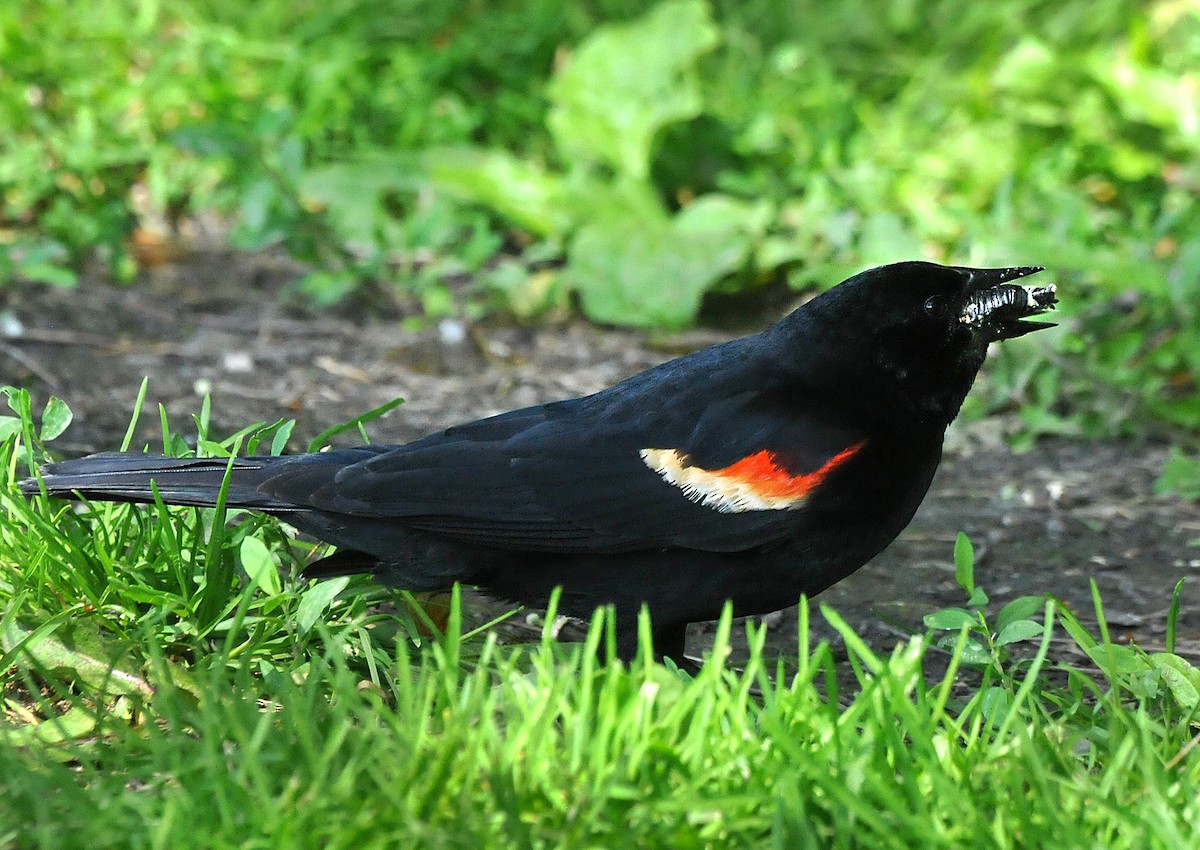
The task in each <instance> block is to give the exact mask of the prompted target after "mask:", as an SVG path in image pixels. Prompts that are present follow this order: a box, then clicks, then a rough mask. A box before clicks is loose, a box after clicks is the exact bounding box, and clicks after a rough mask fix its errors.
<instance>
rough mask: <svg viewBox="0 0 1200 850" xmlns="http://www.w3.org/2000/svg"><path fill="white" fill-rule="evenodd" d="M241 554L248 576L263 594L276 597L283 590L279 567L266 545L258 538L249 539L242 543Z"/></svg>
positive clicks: (243, 566)
mask: <svg viewBox="0 0 1200 850" xmlns="http://www.w3.org/2000/svg"><path fill="white" fill-rule="evenodd" d="M240 554H241V557H242V568H243V569H244V570H245V571H246V575H248V576H249V577H250V581H252V582H254V584H255V585H256V586H257V587H258V588H259V589H260V590H261V591H262V592H263V593H266V594H267V595H269V596H275V595H276V594H277V593H279V592H280V590H282V586H281V584H280V581H279V565H278V564H276V563H275V559H274V558H273V557H272V556H271V552H270V551H269V550H268V549H267V545H266V544H265V543H263V542H262V541H261V540H259V539H258V538H257V537H247V538H246V539H245V540H243V541H242V547H241V550H240Z"/></svg>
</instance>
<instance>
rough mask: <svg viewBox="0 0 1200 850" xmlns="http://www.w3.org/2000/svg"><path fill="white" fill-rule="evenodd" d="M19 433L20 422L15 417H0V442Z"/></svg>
mask: <svg viewBox="0 0 1200 850" xmlns="http://www.w3.org/2000/svg"><path fill="white" fill-rule="evenodd" d="M20 433H21V420H20V419H18V418H17V417H16V416H0V442H3V441H4V440H7V439H8V438H9V437H11V436H12V435H13V434H20Z"/></svg>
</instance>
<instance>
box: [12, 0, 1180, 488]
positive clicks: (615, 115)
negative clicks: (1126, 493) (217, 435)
mask: <svg viewBox="0 0 1200 850" xmlns="http://www.w3.org/2000/svg"><path fill="white" fill-rule="evenodd" d="M0 68H3V72H2V73H0V122H2V123H3V126H5V127H6V130H7V132H6V133H5V134H3V136H0V192H3V198H4V204H3V222H2V225H3V229H2V231H0V278H2V279H4V280H8V281H10V282H12V281H18V280H42V281H51V282H54V283H59V284H69V283H70V282H72V281H73V280H74V279H75V274H76V269H78V267H79V264H80V262H81V260H82V259H83V258H84V257H86V256H89V255H99V256H100V257H101V258H103V259H104V260H105V261H106V262H107V264H108V267H109V268H110V270H111V272H112V274H113V276H114V277H116V278H118V279H131V278H132V277H133V276H134V275H135V274H136V269H137V263H136V259H135V258H136V257H137V253H136V251H135V250H133V248H134V247H136V245H135V242H136V237H137V236H139V235H142V234H144V233H145V232H146V231H147V230H152V229H153V228H154V227H156V226H158V227H164V226H165V227H169V225H170V223H171V222H173V221H177V220H178V219H179V218H180V217H183V216H188V215H193V214H197V213H203V212H207V211H215V212H217V213H218V214H219V215H221V216H222V217H223V218H225V219H227V220H229V221H232V222H233V225H234V226H233V230H232V233H231V237H230V238H231V240H232V241H233V243H234V244H235V245H236V246H239V247H243V248H247V249H255V248H262V247H265V246H272V245H278V246H282V247H283V248H284V249H286V250H287V251H289V252H291V253H292V254H293V255H294V256H296V257H298V258H300V259H302V260H304V261H306V262H308V263H309V264H310V267H311V268H312V272H311V274H309V275H308V276H307V277H306V278H305V279H304V280H303V281H302V282H301V286H302V289H303V290H304V291H305V292H307V293H308V295H309V296H311V297H313V298H315V299H317V300H318V301H326V302H330V301H335V300H337V299H339V298H341V297H343V296H345V295H346V294H348V293H349V292H351V291H354V290H356V289H358V288H360V287H361V286H362V285H363V284H365V283H371V284H372V285H374V286H382V287H384V288H386V287H388V286H399V287H405V288H414V289H417V290H418V291H420V292H423V293H427V294H428V293H432V294H433V295H437V294H438V292H439V289H440V288H441V287H443V283H442V282H443V281H444V280H446V279H447V277H448V276H450V275H460V274H461V273H467V274H469V275H471V276H472V277H473V279H474V280H475V281H477V284H478V297H479V298H480V299H485V298H486V299H491V300H492V301H493V303H498V304H500V305H502V306H504V307H506V308H507V309H510V310H512V311H514V312H516V313H518V314H519V315H524V316H535V315H537V314H538V313H539V312H541V311H543V310H545V309H547V308H548V307H550V306H553V305H562V304H564V303H577V304H578V305H579V307H580V308H581V309H582V310H583V311H584V312H585V313H586V314H587V315H588V316H590V317H592V318H593V319H597V320H600V321H604V322H613V323H621V324H634V325H648V326H666V327H677V326H680V325H683V324H686V323H688V322H691V321H693V320H695V318H696V316H697V313H698V311H699V310H700V308H701V306H702V304H703V298H704V296H705V294H706V293H709V292H712V291H714V290H717V291H723V292H744V291H749V290H753V289H756V288H758V287H761V286H764V285H769V284H776V285H778V284H780V283H786V284H789V285H791V286H793V287H806V286H810V285H828V284H829V283H831V282H833V281H836V280H837V279H839V278H840V277H842V276H843V275H845V274H846V273H849V272H851V271H853V270H856V269H859V268H861V267H863V266H865V265H869V264H873V263H879V262H886V261H893V260H896V259H901V258H910V257H926V258H930V259H944V260H948V261H953V262H963V263H976V264H981V263H1014V262H1021V263H1028V262H1042V263H1044V264H1046V265H1048V266H1050V267H1052V269H1053V270H1054V274H1055V275H1056V276H1057V278H1058V280H1059V282H1060V284H1061V285H1062V287H1063V289H1064V294H1065V295H1066V297H1065V299H1064V304H1063V311H1062V314H1061V315H1063V317H1064V318H1065V320H1066V321H1065V327H1064V329H1063V330H1062V331H1060V332H1056V335H1054V336H1051V335H1042V336H1051V338H1050V339H1048V340H1047V339H1041V340H1039V343H1040V345H1041V348H1038V347H1037V344H1035V345H1033V346H1025V347H1021V346H1016V347H1009V348H1008V349H1006V352H1005V354H1004V356H1003V358H1001V359H998V361H997V362H996V364H995V368H993V370H992V372H993V375H992V380H991V381H990V382H989V383H988V384H987V387H986V390H985V392H984V393H982V394H979V395H977V396H976V397H975V398H974V402H973V403H974V404H975V405H976V407H977V408H985V409H997V408H1003V407H1016V406H1018V405H1019V406H1021V408H1022V410H1023V413H1022V415H1023V417H1024V424H1025V428H1026V432H1027V434H1028V435H1036V434H1039V433H1063V434H1083V435H1101V434H1112V433H1128V432H1130V431H1131V430H1132V429H1134V428H1135V427H1144V426H1146V425H1151V426H1152V427H1156V428H1162V427H1164V426H1165V427H1167V428H1179V427H1183V428H1186V429H1195V428H1196V427H1197V426H1198V425H1200V394H1198V393H1197V391H1196V389H1197V372H1198V371H1200V317H1198V316H1197V310H1198V309H1200V307H1198V305H1200V207H1198V205H1197V203H1196V200H1195V199H1196V196H1197V192H1198V191H1200V153H1198V152H1200V8H1198V7H1197V5H1196V3H1195V2H1192V0H1157V2H1147V3H1140V4H1134V3H1125V2H1118V0H1101V2H1082V1H1081V0H1075V1H1074V2H1053V3H1052V2H1046V1H1045V0H1002V1H1001V2H996V3H992V4H976V5H975V6H971V7H967V8H964V7H963V6H962V4H960V3H956V2H949V0H922V2H908V3H893V4H888V5H887V7H886V8H884V9H881V10H880V11H879V12H878V13H877V14H876V13H872V14H864V13H863V11H862V7H861V4H859V3H856V2H850V0H834V1H833V2H824V3H816V2H782V0H748V2H732V0H725V1H724V2H721V1H720V0H713V1H712V2H706V1H705V0H665V2H660V3H657V4H646V3H644V2H640V0H639V2H635V0H575V2H570V3H561V2H556V0H500V2H482V1H481V0H446V2H428V0H372V1H371V2H359V0H327V2H323V3H320V4H317V3H311V2H300V3H297V2H291V0H263V2H259V3H254V4H243V3H234V2H231V0H189V2H182V3H174V4H161V3H158V2H153V0H142V2H138V0H98V2H96V3H92V4H87V5H86V6H83V7H81V6H79V4H76V3H72V2H69V0H38V2H33V1H32V0H16V2H12V3H7V4H5V5H4V7H3V8H2V9H0ZM164 223H165V224H164ZM131 235H132V236H133V237H135V239H134V241H131ZM443 295H444V293H443ZM426 303H428V304H442V305H446V304H452V303H453V302H452V300H451V299H448V298H446V297H429V298H426ZM1176 433H1178V431H1177V432H1176ZM1186 462H1187V461H1186V458H1185V459H1184V461H1183V463H1184V464H1186ZM1183 471H1184V473H1185V477H1186V469H1184V470H1183Z"/></svg>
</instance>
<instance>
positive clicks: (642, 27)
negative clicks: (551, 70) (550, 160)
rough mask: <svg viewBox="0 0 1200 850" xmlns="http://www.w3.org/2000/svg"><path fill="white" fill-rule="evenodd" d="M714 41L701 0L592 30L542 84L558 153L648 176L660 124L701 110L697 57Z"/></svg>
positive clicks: (679, 1)
mask: <svg viewBox="0 0 1200 850" xmlns="http://www.w3.org/2000/svg"><path fill="white" fill-rule="evenodd" d="M717 39H718V30H717V28H716V26H715V25H714V23H713V21H712V17H711V15H710V14H709V10H708V6H707V5H706V4H705V3H703V2H700V0H670V2H665V3H660V4H659V5H658V6H656V7H655V8H654V9H653V10H652V11H650V12H648V13H647V14H646V15H644V16H643V17H641V18H639V19H637V20H635V21H633V22H631V23H628V24H620V25H617V24H611V25H608V26H603V27H600V28H599V29H597V30H596V31H595V33H593V34H592V35H591V36H590V37H589V38H588V39H587V40H586V41H584V42H583V44H581V45H580V46H579V48H578V49H577V50H576V51H575V54H574V56H572V57H571V59H570V61H569V62H568V63H567V65H566V66H565V67H564V68H563V69H562V70H561V71H560V72H559V73H558V74H557V75H556V76H555V78H554V79H553V80H552V81H551V83H550V85H549V87H548V89H547V91H548V94H549V96H550V99H551V101H552V103H553V105H552V106H551V109H550V114H549V116H548V117H547V123H548V125H549V127H550V132H551V133H552V134H553V136H554V140H555V142H556V143H557V145H558V148H559V150H560V151H561V153H562V155H563V157H564V158H566V159H567V160H569V161H570V162H572V163H573V164H579V165H592V164H605V165H608V166H610V167H612V168H613V169H615V170H616V171H617V172H618V173H621V174H625V175H628V176H630V177H633V178H635V179H638V180H644V179H646V178H647V177H648V176H649V173H650V150H651V145H652V143H653V141H654V135H655V134H656V133H657V132H658V130H659V129H660V128H661V127H663V126H664V125H666V124H670V123H672V122H675V121H683V120H687V119H690V118H694V117H695V116H696V115H699V114H700V109H701V98H700V86H699V83H698V81H697V76H696V69H695V63H696V59H697V57H699V56H700V55H701V54H703V53H705V52H706V51H708V50H710V49H711V48H712V47H713V46H714V45H716V43H717Z"/></svg>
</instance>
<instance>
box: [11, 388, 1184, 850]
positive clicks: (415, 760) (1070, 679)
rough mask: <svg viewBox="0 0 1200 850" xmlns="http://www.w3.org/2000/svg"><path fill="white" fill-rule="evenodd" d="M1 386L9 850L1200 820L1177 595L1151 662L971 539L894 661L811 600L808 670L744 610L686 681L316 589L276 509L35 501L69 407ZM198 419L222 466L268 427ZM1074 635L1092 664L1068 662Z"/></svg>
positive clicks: (691, 842)
mask: <svg viewBox="0 0 1200 850" xmlns="http://www.w3.org/2000/svg"><path fill="white" fill-rule="evenodd" d="M9 397H10V401H11V406H12V407H13V408H14V411H15V412H17V414H18V415H17V416H15V417H13V418H12V419H11V420H0V426H2V427H5V428H7V429H8V432H9V436H8V438H7V440H6V441H5V442H4V444H3V448H2V450H0V469H3V480H2V481H0V510H2V511H3V514H4V517H5V521H4V522H3V523H2V524H0V601H2V602H3V614H2V616H0V686H2V687H3V694H4V709H3V717H2V719H0V847H14V848H16V847H20V848H29V847H48V848H49V847H53V848H71V847H87V848H105V847H172V848H178V847H204V848H220V847H239V848H248V847H249V848H253V847H280V846H287V847H322V848H337V847H347V848H349V847H354V848H364V847H464V848H468V847H469V848H474V847H514V848H527V847H670V848H680V847H714V848H716V847H720V848H726V847H742V846H747V847H763V846H771V847H788V848H791V847H855V848H858V847H862V848H908V847H946V848H961V847H964V846H971V847H997V848H1022V850H1024V848H1030V847H1054V848H1072V847H1080V848H1084V847H1087V848H1095V847H1104V848H1110V849H1111V848H1126V847H1127V848H1131V850H1133V848H1137V850H1142V848H1158V847H1161V848H1172V850H1174V848H1179V847H1185V846H1190V845H1191V843H1193V836H1194V835H1195V834H1196V831H1197V829H1198V828H1200V756H1197V755H1196V754H1195V753H1194V750H1193V748H1194V747H1195V744H1196V742H1197V740H1200V737H1197V733H1196V729H1197V725H1198V724H1197V712H1198V710H1200V671H1198V670H1196V669H1195V668H1193V667H1192V666H1191V665H1190V664H1189V663H1187V662H1186V661H1185V660H1183V659H1182V658H1180V657H1179V656H1177V655H1175V654H1173V650H1174V646H1173V643H1174V626H1175V621H1176V619H1177V617H1178V613H1179V612H1178V595H1177V596H1176V603H1175V605H1173V606H1172V610H1171V612H1170V614H1169V622H1168V640H1167V647H1166V649H1167V651H1166V652H1162V653H1155V654H1150V655H1148V654H1146V653H1143V652H1141V651H1140V650H1137V649H1136V648H1131V647H1129V646H1122V645H1119V644H1115V643H1113V642H1112V640H1111V638H1110V636H1109V634H1108V632H1107V629H1106V628H1105V627H1104V617H1103V609H1102V606H1101V603H1100V600H1099V598H1098V597H1097V599H1096V614H1097V619H1098V621H1099V622H1100V624H1101V626H1100V630H1099V633H1098V634H1095V635H1093V634H1091V633H1090V632H1089V631H1088V630H1087V629H1085V628H1084V626H1083V625H1082V624H1081V623H1080V622H1079V620H1078V619H1077V618H1076V617H1075V616H1074V615H1073V614H1072V613H1070V612H1068V611H1066V610H1064V609H1062V608H1061V607H1060V606H1058V605H1057V604H1056V603H1054V602H1053V601H1050V600H1043V599H1039V598H1032V599H1031V598H1025V599H1021V600H1017V601H1016V602H1013V603H1011V604H1009V605H1008V606H1006V607H1005V608H1004V609H1003V610H1002V611H1000V612H998V613H997V614H996V615H995V616H991V615H989V614H988V613H987V612H986V608H985V606H986V603H987V596H986V593H985V592H984V591H983V589H982V588H980V587H978V586H977V585H976V584H975V580H974V570H973V553H972V551H971V547H970V545H969V542H968V541H966V539H965V538H962V539H960V541H959V543H958V545H957V546H956V548H955V562H956V567H957V573H958V580H959V583H960V585H961V586H962V588H963V591H964V596H965V599H966V601H965V607H962V608H952V609H946V610H943V611H938V612H933V613H931V614H930V616H929V617H928V618H927V624H928V626H929V632H928V633H927V634H923V635H917V636H914V637H913V638H911V639H910V640H907V641H901V642H900V643H899V644H898V645H897V646H896V647H895V649H894V650H892V651H891V652H890V653H886V654H880V653H878V652H876V651H872V650H871V649H870V648H868V647H867V646H866V645H865V644H864V643H863V642H862V641H861V639H859V638H858V637H857V636H856V635H855V634H854V632H853V631H852V630H851V629H850V628H849V627H848V626H847V625H846V624H845V623H844V622H843V621H842V620H841V619H840V618H839V617H838V616H837V614H836V612H833V611H831V610H827V609H824V608H822V609H821V616H822V617H824V618H825V619H827V620H828V622H829V623H830V624H832V626H833V627H834V628H835V630H836V631H837V633H838V634H839V635H840V637H841V642H842V644H844V650H837V651H835V650H834V648H833V647H831V646H830V645H829V644H828V643H826V642H818V641H815V640H814V639H813V638H812V636H811V634H810V630H809V606H808V605H802V607H801V609H800V611H801V614H800V620H799V624H798V629H799V650H798V652H797V654H796V655H795V657H788V658H783V659H775V658H769V657H767V656H766V655H765V654H764V651H763V647H764V643H765V634H766V633H765V631H763V630H759V629H755V628H753V627H752V626H751V627H748V628H749V632H748V637H747V639H748V641H749V645H750V660H749V662H748V663H747V664H746V666H745V667H744V669H742V670H732V669H729V668H727V667H726V666H725V664H724V658H725V657H726V655H727V650H728V647H729V643H730V640H731V627H730V620H729V618H728V617H726V618H725V619H724V620H723V621H722V623H721V625H720V628H719V630H718V635H717V638H716V645H715V647H714V649H713V651H712V653H711V655H710V657H709V658H708V661H707V663H706V665H705V666H704V667H703V669H702V670H701V671H700V672H699V673H698V674H697V675H696V676H695V677H694V678H693V677H690V676H688V675H687V674H684V673H681V672H680V671H677V670H674V669H672V668H668V667H664V666H662V665H660V664H657V663H653V662H650V661H648V660H647V658H648V657H649V656H648V655H646V654H643V656H642V657H641V658H639V659H638V660H637V661H635V662H634V663H632V664H630V665H622V664H619V663H615V662H611V661H610V662H608V663H602V662H601V661H600V660H599V659H600V658H602V657H604V656H605V655H606V651H610V650H608V647H609V646H610V640H611V634H610V633H609V631H608V629H607V622H606V620H605V619H604V618H603V616H602V615H598V616H597V618H596V619H595V620H594V622H593V623H592V627H591V629H590V630H589V632H588V637H587V641H586V643H585V644H584V645H582V646H579V645H574V646H568V645H556V644H555V643H554V642H553V641H552V640H551V639H550V638H549V637H548V635H543V638H542V640H541V641H540V642H539V643H535V644H532V645H524V646H505V645H502V644H501V643H500V642H499V641H498V639H497V633H496V632H495V631H493V630H489V629H488V628H487V627H486V625H485V626H484V627H482V628H476V629H471V630H468V629H467V628H466V627H465V626H464V625H463V614H462V610H461V606H460V604H459V603H458V600H457V598H456V599H455V600H454V603H453V604H452V605H451V616H450V620H449V623H448V624H447V627H446V629H445V632H444V634H443V635H442V636H440V637H437V638H429V637H425V636H423V633H422V630H421V629H420V627H419V625H418V623H416V622H414V616H413V614H411V613H409V612H410V611H412V610H414V609H410V608H407V607H406V606H403V605H401V606H396V605H394V604H392V603H391V601H390V600H391V599H392V597H390V596H389V595H387V594H384V593H382V592H381V591H378V590H374V591H372V590H369V589H367V588H366V587H365V586H364V585H362V584H356V585H353V586H352V585H350V584H348V583H347V581H346V580H338V581H336V582H327V583H323V584H314V583H311V582H304V581H302V580H301V579H300V578H299V577H298V563H299V561H298V559H299V558H300V557H303V556H304V554H305V547H303V546H299V544H297V543H296V542H295V541H294V540H293V539H292V538H291V537H290V535H289V534H287V533H286V531H285V529H283V528H281V526H280V525H279V524H278V523H276V522H275V521H273V520H262V519H258V520H249V519H248V518H247V517H244V516H243V517H232V519H234V520H235V522H233V523H232V524H227V523H226V522H225V519H229V518H226V517H222V516H221V512H220V511H213V510H190V509H189V510H184V509H174V508H167V507H165V506H162V505H159V506H151V507H149V508H145V509H143V508H137V507H133V506H128V505H121V506H114V505H109V504H103V503H95V504H90V505H87V506H84V507H82V508H80V507H77V506H73V505H71V504H68V503H66V502H62V501H58V500H52V501H47V500H43V499H40V498H37V499H34V500H32V501H26V500H24V499H22V498H21V497H20V496H19V495H17V494H16V492H15V489H14V486H13V484H14V480H15V479H19V478H21V477H23V475H24V473H25V470H26V469H27V464H28V462H29V460H30V459H31V455H32V457H34V458H36V457H41V456H42V454H43V452H44V449H43V448H42V438H44V437H53V436H56V434H57V433H58V432H60V431H61V428H62V427H65V422H66V420H69V416H68V415H67V414H66V413H64V407H63V406H62V405H61V404H60V403H59V404H52V405H50V407H49V408H48V411H47V415H46V416H44V417H43V418H42V421H41V423H40V424H37V423H35V422H34V421H33V418H32V417H31V415H30V405H29V401H28V396H27V395H25V394H23V393H20V392H18V391H10V392H9ZM205 421H206V417H205V416H204V415H201V416H199V417H197V423H198V425H199V426H200V440H199V443H200V445H201V446H202V447H204V448H205V450H206V451H208V452H209V453H218V454H219V453H221V452H223V451H226V450H228V449H230V448H233V447H234V446H235V445H238V444H246V443H253V442H258V441H259V440H260V439H262V438H269V437H270V435H271V434H272V433H277V431H278V429H279V428H280V427H281V426H280V425H279V424H278V423H277V424H276V425H273V426H266V427H265V431H264V429H263V428H257V429H247V430H246V431H244V432H242V433H241V434H239V435H237V436H235V437H233V438H230V439H227V440H217V439H215V438H214V437H213V435H211V434H208V433H207V431H206V426H205ZM163 442H164V444H165V445H167V446H168V447H169V448H170V447H175V448H178V447H179V446H180V445H181V443H182V441H181V439H180V438H179V437H178V436H177V435H175V434H173V433H171V432H170V431H169V430H168V429H166V428H165V426H164V440H163ZM265 444H266V443H264V445H265ZM30 449H32V451H30ZM416 610H419V609H416ZM418 618H419V617H418ZM1063 630H1065V632H1066V634H1067V635H1069V636H1070V638H1071V639H1072V640H1074V641H1075V642H1076V643H1077V645H1078V646H1079V647H1080V648H1081V649H1082V650H1083V651H1084V653H1085V655H1086V657H1087V658H1088V659H1090V664H1089V665H1088V669H1086V670H1083V669H1071V668H1068V667H1065V666H1063V665H1060V664H1058V663H1056V662H1055V661H1054V660H1053V659H1052V658H1051V656H1050V654H1049V649H1050V646H1051V638H1052V637H1053V636H1054V635H1055V634H1059V633H1061V632H1062V631H1063ZM646 634H648V633H646ZM733 637H734V638H738V637H740V636H737V635H734V636H733ZM842 652H844V658H841V660H838V658H837V656H838V655H840V654H841V653H842ZM934 653H936V654H938V655H940V656H941V657H942V658H943V659H945V658H947V657H948V659H949V666H948V669H947V670H946V672H945V673H944V675H940V676H931V674H929V673H928V672H927V670H926V661H927V659H929V657H930V656H931V654H934Z"/></svg>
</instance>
